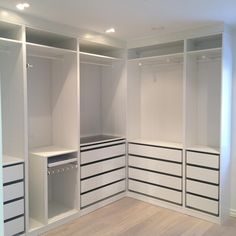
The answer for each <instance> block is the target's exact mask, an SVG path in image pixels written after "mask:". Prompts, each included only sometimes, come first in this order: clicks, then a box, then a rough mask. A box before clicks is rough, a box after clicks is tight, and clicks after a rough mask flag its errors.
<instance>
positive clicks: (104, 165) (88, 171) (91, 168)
mask: <svg viewBox="0 0 236 236" xmlns="http://www.w3.org/2000/svg"><path fill="white" fill-rule="evenodd" d="M124 166H125V157H119V158H114V159H111V160H107V161H102V162H99V163H94V164H91V165H86V166H82V167H81V178H86V177H89V176H92V175H96V174H99V173H102V172H106V171H109V170H113V169H116V168H120V167H124Z"/></svg>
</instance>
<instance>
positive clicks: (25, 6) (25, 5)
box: [16, 2, 30, 11]
mask: <svg viewBox="0 0 236 236" xmlns="http://www.w3.org/2000/svg"><path fill="white" fill-rule="evenodd" d="M28 7H30V5H29V3H27V2H24V3H18V4H17V5H16V8H17V9H18V10H21V11H23V10H25V8H28Z"/></svg>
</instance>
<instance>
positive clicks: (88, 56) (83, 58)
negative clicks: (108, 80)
mask: <svg viewBox="0 0 236 236" xmlns="http://www.w3.org/2000/svg"><path fill="white" fill-rule="evenodd" d="M120 60H121V59H120V58H116V57H110V56H103V55H98V54H94V53H87V52H80V62H81V63H87V64H97V65H108V66H109V65H112V63H113V62H115V61H120Z"/></svg>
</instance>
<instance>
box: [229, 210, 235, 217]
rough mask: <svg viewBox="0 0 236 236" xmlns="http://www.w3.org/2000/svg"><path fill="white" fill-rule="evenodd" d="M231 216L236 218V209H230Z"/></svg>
mask: <svg viewBox="0 0 236 236" xmlns="http://www.w3.org/2000/svg"><path fill="white" fill-rule="evenodd" d="M230 216H232V217H236V210H235V209H230Z"/></svg>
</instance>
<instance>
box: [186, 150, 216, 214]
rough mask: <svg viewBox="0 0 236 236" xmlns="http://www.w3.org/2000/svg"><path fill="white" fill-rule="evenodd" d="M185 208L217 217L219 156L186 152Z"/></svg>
mask: <svg viewBox="0 0 236 236" xmlns="http://www.w3.org/2000/svg"><path fill="white" fill-rule="evenodd" d="M186 156H187V159H186V207H188V208H192V209H194V210H198V211H201V212H204V213H208V214H211V215H214V216H219V166H220V164H219V162H220V156H219V155H216V154H208V153H201V152H194V151H187V155H186Z"/></svg>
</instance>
